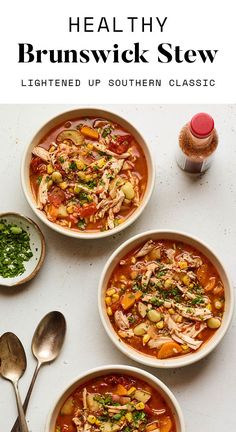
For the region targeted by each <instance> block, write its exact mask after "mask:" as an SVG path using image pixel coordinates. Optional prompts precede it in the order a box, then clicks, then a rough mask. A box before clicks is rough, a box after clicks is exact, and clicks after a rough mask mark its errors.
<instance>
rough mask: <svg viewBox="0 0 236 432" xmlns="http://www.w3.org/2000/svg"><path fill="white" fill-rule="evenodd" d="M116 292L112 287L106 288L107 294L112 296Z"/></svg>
mask: <svg viewBox="0 0 236 432" xmlns="http://www.w3.org/2000/svg"><path fill="white" fill-rule="evenodd" d="M115 293H116V290H115V289H114V288H109V289H108V290H107V295H108V296H112V295H113V294H115Z"/></svg>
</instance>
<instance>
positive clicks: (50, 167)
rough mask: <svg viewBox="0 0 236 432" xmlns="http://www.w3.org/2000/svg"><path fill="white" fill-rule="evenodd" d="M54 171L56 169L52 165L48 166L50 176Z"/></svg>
mask: <svg viewBox="0 0 236 432" xmlns="http://www.w3.org/2000/svg"><path fill="white" fill-rule="evenodd" d="M53 171H54V169H53V167H52V165H51V164H48V165H47V173H48V174H52V173H53Z"/></svg>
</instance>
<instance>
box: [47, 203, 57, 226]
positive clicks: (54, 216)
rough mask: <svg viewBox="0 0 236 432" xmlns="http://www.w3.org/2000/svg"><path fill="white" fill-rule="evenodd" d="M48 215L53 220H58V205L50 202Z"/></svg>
mask: <svg viewBox="0 0 236 432" xmlns="http://www.w3.org/2000/svg"><path fill="white" fill-rule="evenodd" d="M47 217H48V219H49V220H50V221H51V222H56V220H57V217H58V207H56V206H55V205H53V204H50V205H49V206H48V209H47Z"/></svg>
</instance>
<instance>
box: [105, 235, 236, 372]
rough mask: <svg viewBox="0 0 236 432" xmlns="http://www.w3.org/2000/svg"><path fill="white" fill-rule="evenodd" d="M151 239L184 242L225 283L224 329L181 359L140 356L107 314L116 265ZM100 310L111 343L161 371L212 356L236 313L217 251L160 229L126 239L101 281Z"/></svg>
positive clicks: (107, 265)
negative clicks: (108, 292)
mask: <svg viewBox="0 0 236 432" xmlns="http://www.w3.org/2000/svg"><path fill="white" fill-rule="evenodd" d="M149 239H153V240H158V239H170V240H174V241H182V242H184V243H187V244H189V245H191V246H193V247H195V248H196V249H197V250H199V251H200V252H202V253H203V254H204V255H205V256H206V257H207V258H208V259H209V260H210V261H211V262H212V264H213V265H214V266H215V268H216V269H217V271H218V273H219V275H220V277H221V280H222V282H223V284H224V289H225V311H224V315H223V320H222V324H221V327H220V328H219V329H218V330H217V331H216V332H215V334H214V335H213V336H212V337H211V338H210V339H209V341H207V342H205V343H204V344H203V345H202V346H201V348H200V349H199V350H197V351H196V352H194V353H189V354H185V355H183V356H178V357H172V358H169V359H165V360H164V359H163V360H159V359H157V358H154V357H153V356H150V355H147V354H144V353H141V352H140V351H137V350H135V349H134V348H132V347H131V346H129V345H128V344H126V343H124V342H123V341H122V340H121V339H120V338H119V336H118V334H117V333H116V332H115V330H114V329H113V327H112V325H111V323H110V320H109V317H108V315H107V312H106V306H105V291H106V287H107V284H108V281H109V279H110V276H111V274H112V272H113V270H114V268H115V266H116V265H117V264H118V263H119V261H120V260H121V259H122V258H123V257H124V256H125V255H126V254H127V253H128V252H129V251H131V250H132V249H134V248H136V247H138V246H139V245H140V244H142V243H144V242H145V241H147V240H149ZM98 307H99V314H100V317H101V320H102V323H103V326H104V328H105V330H106V332H107V334H108V336H109V337H110V339H111V340H112V342H113V343H114V344H115V345H116V346H117V348H118V349H119V350H120V351H122V352H123V353H124V354H126V355H127V356H128V357H130V358H131V359H133V360H135V361H137V362H139V363H142V364H145V365H147V366H152V367H158V368H176V367H182V366H187V365H189V364H192V363H195V362H196V361H198V360H201V359H202V358H203V357H205V356H206V355H207V354H209V353H210V352H211V351H212V350H213V349H214V348H215V347H216V346H217V345H218V343H219V342H220V341H221V339H222V338H223V336H224V334H225V332H226V331H227V329H228V327H229V325H230V321H231V318H232V314H233V307H234V298H233V288H232V285H231V282H230V280H229V278H228V275H227V273H226V271H225V269H224V266H223V264H222V263H221V261H220V260H219V258H217V257H216V255H215V254H214V252H213V251H212V250H211V249H210V248H209V247H208V246H207V245H205V244H204V243H202V241H200V240H198V239H197V238H194V237H192V236H190V235H188V234H185V233H181V232H176V231H161V230H158V231H147V232H145V233H142V234H138V235H136V236H135V237H132V238H131V239H129V240H127V241H126V242H125V243H123V244H122V245H121V246H120V247H119V248H118V249H117V250H116V251H115V252H114V253H113V254H112V255H111V256H110V258H109V259H108V261H107V263H106V265H105V267H104V269H103V272H102V275H101V278H100V282H99V290H98Z"/></svg>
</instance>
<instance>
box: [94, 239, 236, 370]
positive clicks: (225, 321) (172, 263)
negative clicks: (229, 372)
mask: <svg viewBox="0 0 236 432" xmlns="http://www.w3.org/2000/svg"><path fill="white" fill-rule="evenodd" d="M98 304H99V312H100V317H101V320H102V323H103V326H104V328H105V330H106V332H107V334H108V335H109V337H110V339H111V340H112V342H113V343H114V344H115V345H116V346H117V347H118V348H119V349H120V350H121V351H122V352H123V353H124V354H126V355H127V356H129V357H130V358H132V359H133V360H136V361H138V362H140V363H143V364H145V365H148V366H153V367H160V368H171V367H181V366H186V365H189V364H191V363H194V362H196V361H198V360H200V359H202V358H203V357H205V356H206V355H207V354H209V353H210V352H211V351H212V350H213V349H214V348H215V347H216V346H217V344H218V343H219V342H220V341H221V339H222V338H223V336H224V334H225V332H226V330H227V329H228V327H229V324H230V321H231V318H232V312H233V304H234V301H233V289H232V286H231V283H230V280H229V278H228V275H227V272H226V271H225V268H224V266H223V264H222V262H221V261H220V260H219V258H217V256H216V255H215V253H214V252H213V251H212V250H211V249H210V248H209V247H208V246H206V245H205V244H204V243H203V242H202V241H200V240H198V239H197V238H194V237H192V236H190V235H188V234H184V233H180V232H175V231H149V232H145V233H143V234H139V235H137V236H135V237H133V238H131V239H129V240H128V241H126V242H125V243H124V244H122V245H121V246H120V247H119V248H118V249H117V250H116V251H115V252H114V253H113V254H112V255H111V257H110V259H109V260H108V262H107V264H106V266H105V268H104V270H103V273H102V276H101V279H100V283H99V293H98Z"/></svg>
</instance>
